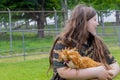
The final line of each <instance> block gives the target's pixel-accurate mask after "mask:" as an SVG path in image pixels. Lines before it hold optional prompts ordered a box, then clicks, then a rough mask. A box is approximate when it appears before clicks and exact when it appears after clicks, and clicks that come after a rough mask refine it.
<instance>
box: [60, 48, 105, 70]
mask: <svg viewBox="0 0 120 80" xmlns="http://www.w3.org/2000/svg"><path fill="white" fill-rule="evenodd" d="M59 60H60V61H64V62H65V63H66V64H67V66H68V67H70V68H76V69H79V68H81V69H84V68H89V67H97V66H101V65H103V64H102V63H99V62H96V61H94V60H93V59H91V58H89V57H82V56H81V55H80V54H79V52H78V51H77V50H76V49H75V48H73V49H63V50H62V51H60V52H59Z"/></svg>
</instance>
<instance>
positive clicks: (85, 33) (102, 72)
mask: <svg viewBox="0 0 120 80" xmlns="http://www.w3.org/2000/svg"><path fill="white" fill-rule="evenodd" d="M96 15H97V14H96V11H95V10H94V9H93V8H92V7H88V6H85V5H77V6H76V7H75V8H74V9H73V11H72V14H71V16H70V18H69V19H68V21H67V22H66V25H65V29H64V31H63V32H61V33H60V35H58V37H57V38H56V40H55V42H54V45H53V47H52V49H51V52H50V56H49V62H50V68H53V72H54V75H53V77H52V79H51V80H88V79H89V80H93V79H96V80H112V79H113V78H114V77H115V76H117V74H118V73H119V70H120V69H119V65H118V63H117V61H116V60H115V59H114V57H113V56H112V55H111V53H110V52H109V50H108V48H107V47H106V45H105V44H104V43H103V42H102V40H101V39H100V38H99V36H98V35H97V34H96V27H97V25H98V22H97V20H96ZM65 48H77V49H78V52H79V53H80V55H81V56H87V57H90V58H92V59H93V60H95V61H97V62H101V63H103V64H104V65H105V66H99V67H92V68H86V69H71V68H69V67H68V66H67V65H66V63H65V62H63V61H61V62H60V61H58V60H57V59H58V57H59V55H58V54H57V53H55V50H62V49H65ZM108 66H110V67H111V69H109V70H107V69H106V68H107V67H108Z"/></svg>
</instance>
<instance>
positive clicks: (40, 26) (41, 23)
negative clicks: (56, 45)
mask: <svg viewBox="0 0 120 80" xmlns="http://www.w3.org/2000/svg"><path fill="white" fill-rule="evenodd" d="M37 26H38V37H39V38H43V37H44V13H43V12H41V13H40V18H39V19H37Z"/></svg>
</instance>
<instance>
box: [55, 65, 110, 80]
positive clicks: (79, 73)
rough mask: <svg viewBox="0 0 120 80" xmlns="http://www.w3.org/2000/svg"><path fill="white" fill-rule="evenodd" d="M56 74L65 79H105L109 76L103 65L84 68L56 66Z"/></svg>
mask: <svg viewBox="0 0 120 80" xmlns="http://www.w3.org/2000/svg"><path fill="white" fill-rule="evenodd" d="M57 72H58V74H59V75H60V76H61V77H62V78H65V79H67V80H86V79H93V78H98V79H99V80H106V79H109V78H111V76H110V75H109V73H108V71H107V70H106V69H105V67H104V66H99V67H92V68H86V69H71V68H67V67H63V68H57Z"/></svg>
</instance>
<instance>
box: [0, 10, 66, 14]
mask: <svg viewBox="0 0 120 80" xmlns="http://www.w3.org/2000/svg"><path fill="white" fill-rule="evenodd" d="M10 12H65V11H57V10H56V11H10ZM0 13H8V11H0Z"/></svg>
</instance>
